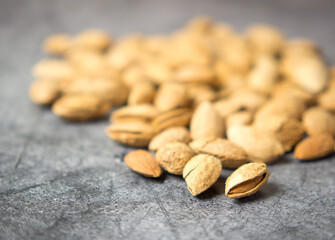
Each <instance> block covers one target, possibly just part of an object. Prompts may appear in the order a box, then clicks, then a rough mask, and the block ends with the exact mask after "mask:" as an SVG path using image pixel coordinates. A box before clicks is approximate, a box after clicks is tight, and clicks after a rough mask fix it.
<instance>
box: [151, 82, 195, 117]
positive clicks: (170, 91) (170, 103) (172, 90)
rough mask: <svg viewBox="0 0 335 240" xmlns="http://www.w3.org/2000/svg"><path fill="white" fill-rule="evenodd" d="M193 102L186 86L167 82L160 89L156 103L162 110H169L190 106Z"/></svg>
mask: <svg viewBox="0 0 335 240" xmlns="http://www.w3.org/2000/svg"><path fill="white" fill-rule="evenodd" d="M190 104H191V102H190V99H189V97H188V95H187V91H186V88H185V87H184V86H182V85H181V84H174V83H166V84H163V85H161V86H160V88H159V89H158V91H157V93H156V95H155V99H154V105H155V107H156V108H157V109H158V110H159V111H161V112H164V111H168V110H172V109H176V108H182V107H189V106H190Z"/></svg>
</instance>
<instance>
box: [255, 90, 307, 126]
mask: <svg viewBox="0 0 335 240" xmlns="http://www.w3.org/2000/svg"><path fill="white" fill-rule="evenodd" d="M305 110H306V103H305V102H304V101H303V100H301V99H299V98H296V97H292V96H280V97H275V98H272V99H271V100H270V101H268V102H267V103H266V104H265V105H263V106H262V107H261V108H260V109H259V110H258V111H257V113H256V114H255V120H257V119H259V118H260V119H262V118H266V117H267V116H273V115H281V116H287V117H290V118H295V119H301V117H302V114H303V113H304V111H305Z"/></svg>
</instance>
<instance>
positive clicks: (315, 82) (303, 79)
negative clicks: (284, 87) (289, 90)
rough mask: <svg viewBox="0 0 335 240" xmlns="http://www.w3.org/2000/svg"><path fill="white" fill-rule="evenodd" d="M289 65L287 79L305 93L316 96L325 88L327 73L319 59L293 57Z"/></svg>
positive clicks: (327, 78)
mask: <svg viewBox="0 0 335 240" xmlns="http://www.w3.org/2000/svg"><path fill="white" fill-rule="evenodd" d="M290 65H291V67H290V68H289V71H288V73H287V77H288V78H289V79H291V80H292V81H293V82H294V83H295V84H296V85H297V86H299V87H300V88H302V89H303V90H305V91H306V92H309V93H312V94H318V93H320V92H322V91H323V90H324V89H325V87H326V86H327V84H328V80H329V77H328V75H329V73H328V70H327V68H326V66H325V64H324V62H323V61H322V60H321V59H320V58H319V57H306V56H304V57H295V58H292V59H291V61H290Z"/></svg>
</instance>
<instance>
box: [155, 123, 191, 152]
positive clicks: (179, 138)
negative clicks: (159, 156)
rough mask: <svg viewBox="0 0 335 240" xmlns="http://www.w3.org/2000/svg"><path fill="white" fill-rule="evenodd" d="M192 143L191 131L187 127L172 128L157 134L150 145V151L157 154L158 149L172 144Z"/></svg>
mask: <svg viewBox="0 0 335 240" xmlns="http://www.w3.org/2000/svg"><path fill="white" fill-rule="evenodd" d="M189 141H191V136H190V133H189V131H188V130H187V129H186V128H185V127H171V128H168V129H166V130H164V131H163V132H161V133H159V134H157V135H156V136H155V137H154V138H153V139H152V140H151V141H150V144H149V150H150V151H154V152H156V151H157V150H158V148H160V147H161V146H164V145H165V144H167V143H170V142H183V143H188V142H189Z"/></svg>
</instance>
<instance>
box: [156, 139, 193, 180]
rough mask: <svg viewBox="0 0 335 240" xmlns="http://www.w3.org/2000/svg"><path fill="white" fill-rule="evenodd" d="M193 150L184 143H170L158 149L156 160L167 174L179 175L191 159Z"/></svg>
mask: <svg viewBox="0 0 335 240" xmlns="http://www.w3.org/2000/svg"><path fill="white" fill-rule="evenodd" d="M193 155H194V152H193V150H192V149H191V148H190V147H189V146H188V145H187V144H185V143H181V142H172V143H167V144H165V145H163V146H162V147H160V148H159V149H158V151H157V153H156V160H157V162H158V163H159V164H160V165H161V167H162V168H164V169H165V170H166V171H167V172H169V173H172V174H176V175H181V174H182V173H183V169H184V166H185V164H186V163H187V162H188V161H189V160H190V159H191V158H192V157H193Z"/></svg>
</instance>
